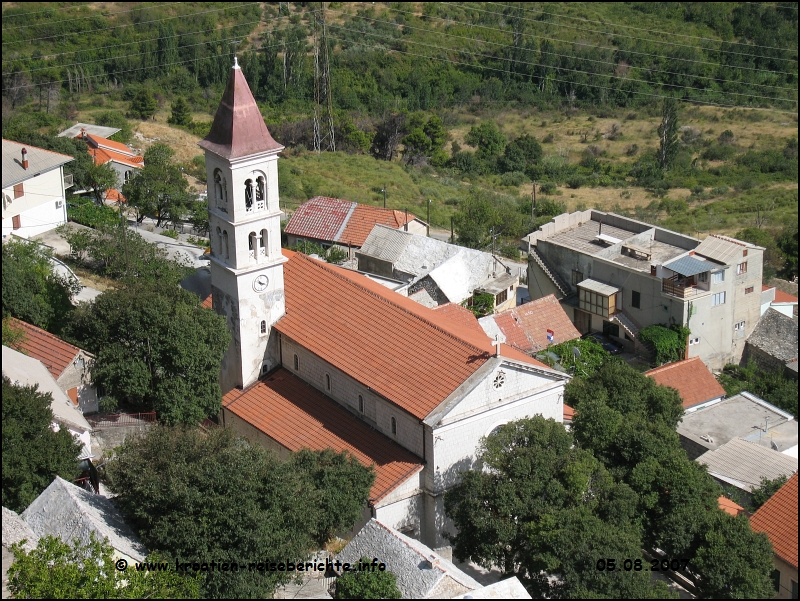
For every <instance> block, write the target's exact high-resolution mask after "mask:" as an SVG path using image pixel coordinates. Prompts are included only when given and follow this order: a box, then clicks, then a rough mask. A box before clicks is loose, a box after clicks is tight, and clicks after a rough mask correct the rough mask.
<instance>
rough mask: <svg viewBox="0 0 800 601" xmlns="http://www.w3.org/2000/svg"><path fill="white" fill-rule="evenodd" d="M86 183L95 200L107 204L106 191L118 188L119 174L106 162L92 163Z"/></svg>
mask: <svg viewBox="0 0 800 601" xmlns="http://www.w3.org/2000/svg"><path fill="white" fill-rule="evenodd" d="M84 177H85V181H86V185H87V186H88V187H89V189H90V190H91V191H92V196H94V201H95V202H96V203H97V204H98V205H100V206H104V205H105V199H106V192H108V191H109V190H111V189H112V188H116V187H117V184H118V183H119V182H118V181H117V174H116V173H115V172H114V170H113V169H112V168H111V165H110V164H108V163H105V164H104V165H92V166H91V167H90V168H89V169H88V170H87V171H86V174H85V176H84Z"/></svg>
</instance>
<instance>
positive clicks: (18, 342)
mask: <svg viewBox="0 0 800 601" xmlns="http://www.w3.org/2000/svg"><path fill="white" fill-rule="evenodd" d="M27 338H28V337H27V336H25V330H23V329H22V328H19V327H17V326H16V325H15V324H14V323H12V322H11V318H10V317H4V318H3V346H7V347H8V348H11V349H14V350H15V351H19V352H21V353H24V352H25V351H23V350H22V344H23V343H24V342H25V341H26V340H27Z"/></svg>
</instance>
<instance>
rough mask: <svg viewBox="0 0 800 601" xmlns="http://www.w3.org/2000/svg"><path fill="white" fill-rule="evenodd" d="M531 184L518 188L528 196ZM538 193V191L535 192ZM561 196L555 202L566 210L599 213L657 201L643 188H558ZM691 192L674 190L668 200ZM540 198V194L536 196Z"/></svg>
mask: <svg viewBox="0 0 800 601" xmlns="http://www.w3.org/2000/svg"><path fill="white" fill-rule="evenodd" d="M531 187H532V184H525V185H523V186H520V190H521V191H522V193H523V194H527V195H528V196H530V193H531ZM537 192H538V190H537ZM559 192H561V195H560V196H558V195H556V196H554V197H553V198H554V199H555V200H559V201H563V202H565V203H566V204H567V210H569V211H575V210H576V209H577V207H578V205H583V206H585V207H586V208H587V209H599V210H601V211H610V210H611V209H612V208H613V207H614V206H615V205H619V206H620V207H622V208H623V209H632V208H633V207H637V206H640V207H641V206H647V205H649V204H650V203H651V202H653V201H654V200H657V199H656V198H655V197H654V196H653V195H652V194H650V193H649V192H647V191H646V190H645V189H644V188H600V187H597V188H578V189H577V190H572V189H570V188H559ZM690 194H691V192H690V191H689V190H684V189H675V190H670V191H669V197H670V198H683V199H686V198H688V197H689V195H690ZM537 198H541V194H540V195H539V196H537Z"/></svg>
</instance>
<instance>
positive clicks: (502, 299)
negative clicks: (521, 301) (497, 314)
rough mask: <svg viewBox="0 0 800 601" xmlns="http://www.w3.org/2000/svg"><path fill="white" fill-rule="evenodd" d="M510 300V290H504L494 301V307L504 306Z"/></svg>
mask: <svg viewBox="0 0 800 601" xmlns="http://www.w3.org/2000/svg"><path fill="white" fill-rule="evenodd" d="M507 300H508V290H503V291H502V292H501V293H500V294H498V295H497V296H496V297H495V299H494V306H495V307H496V306H497V305H502V304H503V303H504V302H506V301H507Z"/></svg>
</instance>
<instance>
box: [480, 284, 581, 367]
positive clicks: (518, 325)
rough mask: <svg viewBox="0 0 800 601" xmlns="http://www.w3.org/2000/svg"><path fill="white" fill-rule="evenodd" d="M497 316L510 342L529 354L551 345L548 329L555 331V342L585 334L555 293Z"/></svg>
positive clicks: (501, 328) (498, 324)
mask: <svg viewBox="0 0 800 601" xmlns="http://www.w3.org/2000/svg"><path fill="white" fill-rule="evenodd" d="M493 318H494V322H495V323H496V324H497V327H498V328H499V330H500V331H501V332H502V333H503V334H504V335H505V337H506V344H509V345H511V346H513V347H514V348H517V349H519V350H521V351H523V352H525V353H532V352H536V351H539V350H541V349H544V348H547V345H548V344H549V343H548V340H547V330H553V332H554V334H555V344H558V343H560V342H566V341H567V340H574V339H575V338H580V337H581V333H580V332H579V331H578V330H577V329H576V328H575V325H574V324H573V323H572V321H571V320H570V318H569V317H568V316H567V314H566V313H565V312H564V309H562V308H561V304H560V303H559V302H558V300H557V299H556V297H555V296H553V295H552V294H549V295H547V296H545V297H544V298H540V299H537V300H535V301H531V302H529V303H525V304H524V305H520V306H519V307H514V308H513V309H508V310H507V311H503V312H501V313H496V314H495V315H494V316H493Z"/></svg>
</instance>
